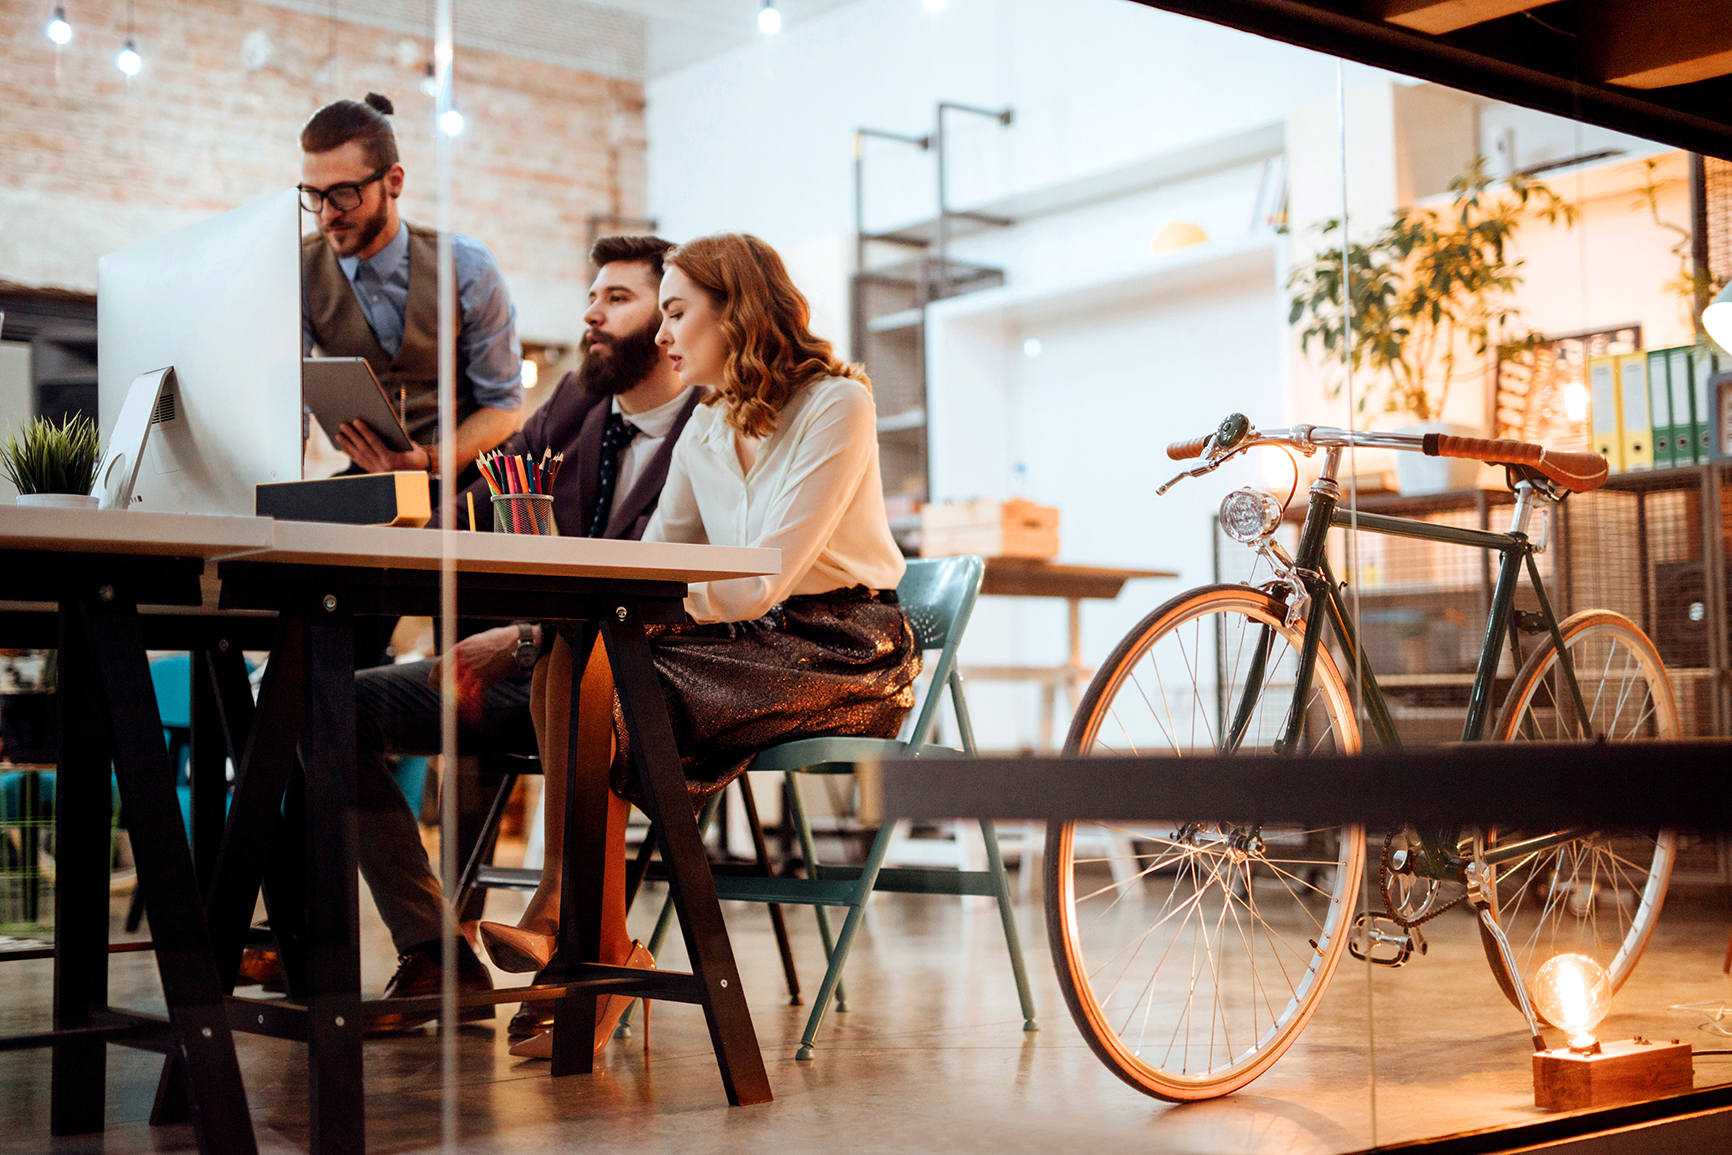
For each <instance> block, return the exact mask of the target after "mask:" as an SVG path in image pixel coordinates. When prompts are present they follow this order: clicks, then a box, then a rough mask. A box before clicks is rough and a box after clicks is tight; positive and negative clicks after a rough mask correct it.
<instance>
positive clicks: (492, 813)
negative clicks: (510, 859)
mask: <svg viewBox="0 0 1732 1155" xmlns="http://www.w3.org/2000/svg"><path fill="white" fill-rule="evenodd" d="M498 778H499V783H498V785H497V786H496V787H495V788H494V791H493V800H492V801H491V802H490V803H488V806H487V813H486V814H484V815H483V816H482V817H481V823H480V826H479V827H478V828H477V831H476V832H475V834H474V835H473V836H472V837H471V838H470V840H469V841H468V843H467V845H468V847H469V852H468V853H467V854H464V853H463V846H464V845H465V843H464V839H463V829H462V827H463V815H462V813H461V812H459V814H458V835H457V840H458V854H459V856H460V857H461V858H462V859H463V873H462V874H460V875H458V876H457V897H456V900H455V902H454V903H453V906H454V907H455V908H456V909H457V910H459V911H464V912H466V913H465V915H464V916H463V917H471V918H480V917H481V913H482V912H481V910H480V909H479V907H480V905H482V904H484V903H485V902H486V894H485V891H484V890H478V889H476V885H475V883H476V879H477V878H479V877H480V874H481V868H482V867H483V866H486V865H488V864H489V863H491V862H492V861H493V847H494V845H495V844H496V843H497V842H498V841H499V820H500V819H501V818H502V817H503V816H504V814H505V804H506V803H507V802H509V801H510V800H511V788H512V787H514V786H516V785H517V775H515V774H500V775H498ZM447 781H449V779H447ZM447 804H449V803H447ZM477 895H480V896H481V899H480V903H477V907H478V909H476V910H474V911H472V912H471V911H469V909H468V908H469V904H470V902H471V901H472V900H473V899H474V898H475V896H477Z"/></svg>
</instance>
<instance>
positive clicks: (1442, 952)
mask: <svg viewBox="0 0 1732 1155" xmlns="http://www.w3.org/2000/svg"><path fill="white" fill-rule="evenodd" d="M362 893H363V935H364V939H365V962H364V980H365V983H366V986H367V989H369V990H371V991H377V990H379V989H380V988H381V987H382V986H383V985H384V983H385V981H386V979H387V978H388V977H389V975H390V972H391V969H392V968H393V966H394V959H393V958H392V956H391V951H390V948H389V944H388V941H387V939H386V937H385V935H384V931H383V928H382V927H381V926H380V924H379V922H378V918H377V915H376V914H374V912H373V910H372V906H371V904H370V902H368V901H367V900H366V898H365V888H363V891H362ZM662 893H663V892H662V891H661V890H659V889H657V888H651V889H648V890H646V892H645V895H646V897H647V898H648V899H649V901H648V902H641V903H640V904H639V907H638V909H637V910H636V911H635V912H634V916H633V920H632V921H633V928H634V931H636V932H637V933H639V934H640V935H643V936H646V937H647V932H648V928H649V926H650V925H651V924H652V923H653V919H654V913H655V909H656V907H657V905H658V904H659V901H660V897H661V894H662ZM519 902H520V900H519V899H517V898H516V897H515V896H512V895H505V894H499V895H496V896H495V897H494V898H493V900H492V904H491V906H490V910H489V913H490V915H492V916H494V917H501V918H511V917H514V915H515V912H516V909H518V904H519ZM123 910H124V906H123V905H121V904H120V903H118V902H117V905H116V917H117V919H118V916H119V914H120V913H121V912H123ZM1729 913H1732V893H1729V892H1727V891H1724V890H1718V889H1696V890H1681V891H1675V892H1674V894H1673V896H1672V898H1671V899H1670V900H1669V901H1668V903H1667V906H1666V910H1665V913H1664V916H1663V917H1662V920H1661V923H1660V927H1659V930H1658V932H1657V933H1656V938H1655V941H1654V943H1653V945H1652V946H1651V947H1650V949H1649V952H1648V954H1647V956H1646V957H1645V958H1644V959H1643V960H1642V963H1641V966H1640V967H1638V969H1637V971H1636V973H1635V975H1634V976H1633V977H1632V979H1631V980H1630V982H1629V984H1628V985H1627V986H1626V987H1625V989H1624V991H1623V992H1622V993H1621V994H1620V995H1619V998H1618V1001H1617V1003H1616V1005H1615V1008H1614V1011H1613V1014H1612V1017H1611V1018H1610V1019H1608V1020H1607V1022H1606V1023H1605V1025H1604V1026H1603V1028H1602V1030H1601V1035H1602V1037H1607V1038H1619V1037H1627V1036H1629V1035H1632V1034H1642V1035H1647V1036H1650V1037H1664V1038H1673V1037H1678V1038H1688V1039H1690V1040H1691V1041H1693V1042H1694V1043H1695V1044H1696V1046H1697V1048H1698V1049H1699V1050H1701V1049H1719V1048H1720V1047H1722V1046H1725V1047H1728V1048H1732V1038H1726V1037H1724V1036H1719V1035H1715V1034H1712V1033H1709V1032H1707V1031H1703V1030H1699V1029H1698V1028H1697V1025H1696V1024H1697V1022H1698V1021H1699V1019H1697V1018H1693V1017H1692V1016H1691V1015H1689V1014H1687V1013H1682V1012H1676V1011H1669V1010H1668V1009H1667V1007H1668V1006H1669V1005H1671V1004H1673V1003H1683V1002H1696V1001H1702V1000H1718V999H1722V998H1725V999H1727V1000H1728V1001H1729V1002H1732V986H1729V984H1728V981H1727V979H1726V978H1725V976H1723V975H1722V974H1721V972H1720V963H1721V959H1722V957H1723V956H1724V953H1725V950H1726V935H1727V927H1728V917H1729ZM727 917H728V924H729V927H730V929H731V932H732V935H733V940H734V949H735V952H736V954H737V956H738V958H739V961H740V966H741V970H742V974H743V979H744V982H745V983H746V987H747V996H748V999H749V1001H750V1004H751V1008H752V1013H753V1017H754V1020H755V1023H756V1026H757V1030H758V1035H759V1039H760V1041H761V1042H762V1045H763V1049H764V1058H765V1061H766V1064H767V1065H768V1068H769V1074H770V1083H771V1087H772V1089H773V1090H774V1092H775V1095H776V1100H775V1102H774V1103H771V1104H768V1105H765V1106H759V1107H745V1108H729V1107H728V1106H727V1105H726V1100H725V1099H724V1098H723V1094H722V1088H721V1082H720V1079H719V1077H718V1076H717V1074H716V1070H715V1066H714V1063H713V1061H712V1059H711V1055H710V1051H709V1041H708V1035H707V1033H706V1031H705V1029H704V1024H703V1018H702V1015H701V1013H700V1012H699V1011H698V1010H697V1009H696V1008H692V1007H685V1006H678V1005H674V1004H658V1005H657V1006H656V1008H655V1010H654V1013H653V1022H652V1034H651V1044H652V1046H651V1050H650V1051H649V1053H648V1055H647V1056H646V1054H645V1053H644V1051H643V1049H642V1043H643V1035H642V1032H641V1030H639V1031H637V1032H636V1033H635V1035H634V1038H633V1039H632V1040H630V1041H629V1042H627V1041H618V1040H616V1041H614V1042H613V1043H610V1044H609V1047H608V1049H607V1052H606V1055H605V1059H604V1060H603V1061H602V1062H601V1063H600V1064H598V1069H597V1072H596V1073H595V1074H594V1075H592V1076H573V1077H571V1078H565V1079H559V1080H554V1079H552V1078H550V1077H549V1076H548V1074H547V1070H548V1066H547V1064H546V1063H540V1062H523V1061H519V1060H516V1059H512V1058H510V1057H509V1056H508V1055H507V1054H506V1053H505V1046H506V1040H505V1036H504V1030H503V1028H504V1020H503V1017H502V1018H501V1019H500V1021H499V1022H498V1024H497V1025H496V1026H495V1025H489V1024H482V1025H479V1026H469V1027H465V1028H463V1029H462V1031H461V1033H460V1036H459V1068H460V1073H459V1088H458V1092H457V1094H458V1112H457V1116H458V1128H459V1139H458V1142H457V1145H456V1147H455V1150H458V1151H462V1152H466V1153H470V1152H472V1153H482V1152H500V1153H504V1152H520V1151H523V1152H527V1151H543V1150H550V1149H554V1150H557V1149H563V1148H567V1147H575V1146H578V1145H582V1146H584V1147H586V1148H589V1149H597V1150H605V1151H609V1152H613V1151H619V1152H636V1151H646V1152H647V1151H656V1152H660V1151H670V1152H671V1151H678V1152H680V1153H681V1155H703V1153H705V1152H712V1151H715V1152H730V1153H731V1152H740V1151H772V1150H818V1151H823V1150H826V1149H829V1150H835V1151H848V1152H877V1151H884V1152H903V1151H922V1152H924V1151H947V1152H957V1151H973V1150H983V1151H995V1152H1006V1153H1009V1152H1023V1151H1027V1152H1040V1153H1042V1155H1050V1153H1051V1152H1055V1151H1068V1150H1077V1149H1082V1150H1089V1151H1103V1152H1105V1151H1127V1152H1130V1151H1135V1152H1138V1153H1139V1155H1148V1153H1151V1152H1156V1153H1163V1155H1164V1153H1173V1155H1181V1153H1187V1155H1188V1153H1204V1152H1208V1153H1217V1152H1218V1153H1234V1155H1241V1153H1243V1155H1249V1153H1259V1152H1280V1153H1282V1155H1303V1153H1310V1152H1331V1153H1333V1152H1348V1151H1356V1150H1361V1149H1364V1148H1367V1147H1370V1146H1373V1145H1374V1144H1388V1143H1394V1142H1400V1141H1405V1140H1412V1139H1417V1138H1422V1137H1427V1136H1437V1135H1443V1134H1449V1133H1455V1132H1460V1131H1467V1130H1475V1129H1479V1128H1484V1127H1490V1126H1497V1125H1507V1124H1514V1123H1521V1122H1529V1121H1533V1120H1536V1119H1538V1118H1541V1117H1542V1116H1541V1115H1540V1114H1539V1113H1538V1112H1536V1111H1535V1109H1534V1107H1533V1102H1532V1088H1531V1081H1530V1080H1531V1076H1530V1064H1529V1058H1528V1047H1527V1041H1526V1032H1525V1028H1524V1025H1523V1024H1522V1022H1521V1020H1520V1018H1519V1016H1518V1015H1517V1013H1516V1012H1515V1011H1514V1010H1512V1009H1511V1008H1510V1007H1509V1005H1508V1004H1507V1003H1506V1002H1505V1001H1504V1000H1503V998H1502V996H1501V995H1500V994H1499V993H1498V991H1497V988H1496V986H1495V984H1494V982H1493V980H1492V978H1491V975H1490V972H1489V971H1488V970H1487V969H1486V966H1485V963H1484V960H1483V957H1482V955H1481V952H1480V946H1479V942H1478V939H1477V935H1476V932H1475V929H1474V926H1473V924H1472V922H1471V921H1470V919H1469V918H1468V917H1467V916H1466V914H1465V913H1463V912H1452V913H1451V914H1449V915H1446V916H1444V917H1443V918H1441V919H1439V920H1437V921H1436V922H1434V923H1432V924H1430V926H1429V927H1428V929H1429V930H1431V931H1432V934H1431V936H1430V940H1431V950H1430V954H1429V956H1427V957H1425V958H1421V959H1416V960H1415V961H1414V962H1413V963H1411V964H1410V965H1408V966H1407V967H1405V968H1403V969H1401V970H1398V971H1390V970H1376V971H1370V970H1368V968H1366V967H1365V966H1364V965H1363V964H1358V963H1355V962H1353V961H1352V960H1348V961H1346V962H1344V963H1343V964H1342V967H1341V969H1340V970H1339V971H1338V972H1337V974H1336V977H1335V980H1334V983H1333V985H1332V987H1331V989H1330V991H1329V993H1328V995H1327V997H1326V999H1325V1001H1324V1004H1323V1007H1322V1009H1321V1010H1320V1011H1319V1012H1318V1014H1317V1017H1316V1018H1315V1019H1314V1020H1313V1021H1312V1023H1311V1025H1310V1027H1309V1028H1308V1029H1307V1031H1306V1033H1305V1035H1304V1036H1303V1037H1302V1038H1301V1040H1300V1041H1299V1043H1298V1044H1296V1045H1295V1046H1294V1047H1293V1049H1292V1050H1290V1051H1289V1052H1288V1053H1287V1055H1286V1056H1285V1057H1284V1058H1283V1059H1282V1060H1281V1062H1279V1063H1278V1064H1277V1065H1276V1066H1275V1068H1274V1069H1273V1070H1272V1071H1271V1072H1270V1073H1269V1074H1267V1075H1265V1076H1264V1077H1263V1078H1262V1079H1261V1080H1259V1081H1258V1082H1256V1083H1254V1084H1252V1085H1251V1086H1250V1087H1249V1088H1247V1089H1246V1090H1244V1091H1241V1092H1240V1093H1238V1094H1236V1095H1232V1096H1229V1097H1227V1098H1225V1099H1220V1100H1215V1101H1212V1102H1208V1103H1201V1104H1193V1105H1185V1106H1173V1105H1169V1104H1165V1103H1161V1102H1158V1101H1155V1100H1152V1099H1148V1098H1145V1097H1144V1096H1142V1095H1140V1094H1138V1093H1137V1092H1135V1091H1133V1090H1131V1089H1130V1088H1129V1087H1127V1086H1125V1085H1124V1084H1122V1083H1120V1082H1119V1081H1118V1080H1117V1079H1116V1078H1115V1077H1114V1076H1113V1075H1112V1074H1110V1073H1109V1072H1108V1071H1107V1070H1106V1069H1105V1068H1104V1067H1102V1066H1101V1064H1100V1063H1099V1062H1098V1061H1097V1060H1096V1059H1095V1058H1094V1056H1093V1055H1092V1054H1091V1053H1090V1051H1089V1050H1088V1048H1087V1047H1086V1046H1085V1045H1084V1043H1083V1041H1082V1039H1081V1037H1080V1036H1079V1035H1078V1033H1077V1031H1076V1028H1075V1026H1074V1025H1073V1024H1072V1023H1071V1021H1070V1018H1069V1015H1068V1014H1067V1013H1066V1011H1065V1009H1064V1005H1063V1001H1062V998H1061V996H1060V994H1059V991H1058V986H1057V983H1056V981H1055V979H1054V977H1053V971H1052V964H1051V961H1050V959H1049V957H1048V955H1047V951H1046V946H1045V939H1044V934H1043V920H1042V916H1041V912H1040V908H1039V904H1038V896H1037V898H1036V901H1035V903H1034V904H1032V905H1029V906H1025V907H1023V908H1021V909H1020V910H1019V917H1020V921H1021V927H1022V932H1023V935H1024V938H1025V943H1026V946H1027V951H1028V963H1029V972H1030V977H1031V979H1032V980H1033V983H1034V988H1035V998H1036V1001H1037V1005H1038V1007H1039V1010H1040V1015H1041V1024H1042V1030H1041V1031H1040V1032H1038V1033H1036V1034H1030V1035H1025V1034H1024V1033H1023V1031H1022V1030H1021V1029H1020V1028H1021V1017H1020V1015H1019V1014H1018V1013H1017V1004H1016V996H1015V989H1014V987H1013V986H1012V982H1011V976H1010V969H1009V966H1008V963H1007V961H1006V959H1005V955H1004V947H1003V939H1002V937H1001V934H1000V932H999V928H998V920H997V914H996V912H995V911H994V910H992V909H991V907H990V906H988V905H986V904H985V903H984V902H978V903H977V904H976V905H975V906H974V907H972V908H965V907H964V906H963V902H962V900H957V899H944V898H923V897H913V896H881V897H880V898H879V899H878V900H877V902H876V903H875V904H874V907H873V910H872V912H871V916H870V918H869V920H868V922H867V926H866V930H865V931H864V933H863V934H862V936H861V938H860V939H859V941H858V942H857V944H856V947H855V951H854V956H853V959H852V962H851V965H850V967H849V970H848V975H847V982H848V986H849V988H850V996H851V1001H852V1005H853V1009H851V1010H850V1011H849V1012H848V1013H846V1014H835V1013H832V1014H831V1016H830V1017H829V1020H828V1021H827V1023H826V1025H825V1029H824V1033H823V1034H822V1036H821V1037H820V1040H819V1053H818V1058H817V1060H816V1061H815V1062H811V1063H796V1062H795V1061H794V1059H793V1055H794V1050H795V1047H796V1045H797V1043H798V1039H799V1035H800V1032H801V1029H802V1027H803V1025H804V1021H805V1016H806V1012H807V1008H805V1007H790V1006H788V1005H787V997H786V992H785V990H784V988H783V986H782V978H781V968H780V965H779V962H778V960H777V956H776V950H775V942H774V939H773V938H772V937H771V934H770V931H769V922H768V919H767V917H766V916H765V914H764V912H763V910H762V908H757V907H750V906H744V905H733V904H729V907H728V910H727ZM789 921H790V925H791V927H792V929H793V931H794V934H795V950H796V955H797V958H798V959H799V962H800V967H801V977H802V981H803V982H804V983H805V984H806V986H807V989H808V991H811V990H815V989H816V987H817V985H818V982H819V979H820V977H821V968H820V966H819V959H820V957H821V948H820V946H819V942H818V936H817V933H816V930H815V928H814V924H813V921H812V918H811V916H810V915H809V914H808V913H806V912H805V911H791V912H790V918H789ZM116 929H117V930H118V925H117V928H116ZM683 954H684V952H683V949H682V948H681V947H679V946H677V945H676V946H674V947H673V948H671V949H670V950H669V951H667V952H665V957H664V959H663V960H662V961H663V963H664V965H667V966H671V967H680V966H682V964H683ZM111 973H112V988H113V992H114V1002H115V1003H116V1005H130V1006H136V1007H140V1008H143V1009H152V1010H160V1008H161V996H160V989H159V987H158V985H157V981H156V977H155V967H154V960H153V958H152V956H150V955H148V954H131V955H118V956H114V958H113V963H112V971H111ZM0 977H3V978H4V980H5V983H6V989H7V990H8V992H9V994H10V997H9V998H7V999H6V1000H4V1002H5V1005H4V1007H0V1032H4V1033H7V1034H11V1033H15V1032H22V1031H28V1030H41V1029H44V1028H46V1027H47V1026H48V1022H49V1017H48V999H49V992H50V989H51V982H52V968H51V964H49V963H47V962H14V963H0ZM1372 1023H1375V1030H1371V1029H1370V1025H1371V1024H1372ZM1729 1025H1732V1020H1729ZM237 1046H238V1048H239V1051H240V1057H241V1063H242V1068H243V1072H244V1075H245V1079H246V1087H247V1094H248V1099H249V1102H250V1103H251V1105H252V1109H253V1116H254V1120H255V1126H256V1128H257V1131H258V1136H259V1143H260V1147H261V1149H262V1150H264V1151H267V1152H300V1151H305V1150H306V1149H307V1131H306V1102H307V1099H306V1079H305V1066H304V1064H305V1050H304V1048H302V1047H300V1046H298V1045H295V1044H289V1043H284V1042H280V1041H276V1040H270V1039H263V1038H257V1037H252V1036H240V1037H239V1038H238V1040H237ZM109 1054H110V1060H109V1067H108V1070H109V1076H108V1092H107V1094H108V1126H109V1129H108V1131H107V1133H106V1134H105V1135H103V1136H100V1137H98V1136H90V1137H86V1138H81V1139H63V1140H59V1141H51V1140H50V1139H49V1137H48V1134H47V1129H48V1124H47V1117H48V1091H49V1085H48V1063H47V1056H46V1054H45V1053H43V1052H28V1053H8V1054H0V1087H3V1088H4V1093H3V1094H0V1150H5V1151H20V1152H35V1151H42V1152H48V1151H53V1152H97V1151H101V1152H107V1153H122V1152H169V1151H189V1150H193V1141H192V1135H191V1130H190V1128H188V1127H169V1128H162V1129H154V1128H151V1127H149V1126H148V1124H147V1123H146V1121H145V1120H146V1118H147V1116H148V1114H149V1108H150V1100H151V1095H152V1093H153V1091H154V1088H155V1082H156V1073H157V1067H158V1062H159V1060H157V1059H156V1058H155V1057H154V1056H151V1055H148V1054H144V1053H141V1052H135V1051H128V1050H126V1049H124V1048H120V1047H115V1048H111V1049H110V1052H109ZM366 1069H367V1110H368V1118H367V1123H366V1125H367V1137H368V1144H367V1146H368V1150H369V1151H375V1152H415V1151H436V1150H439V1149H440V1145H441V1131H440V1126H441V1124H440V1092H439V1079H440V1040H439V1038H438V1036H437V1034H436V1033H435V1032H433V1031H432V1030H431V1029H427V1030H423V1031H421V1032H418V1033H415V1034H412V1035H409V1036H406V1037H400V1038H395V1039H387V1040H379V1041H373V1042H369V1043H368V1044H367V1045H366ZM1374 1070H1375V1076H1376V1077H1375V1079H1373V1077H1372V1075H1373V1071H1374ZM1727 1081H1732V1056H1726V1057H1719V1056H1713V1057H1710V1056H1703V1057H1701V1058H1700V1059H1698V1061H1697V1064H1696V1084H1697V1086H1698V1087H1702V1086H1709V1085H1713V1084H1716V1083H1721V1082H1727Z"/></svg>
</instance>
